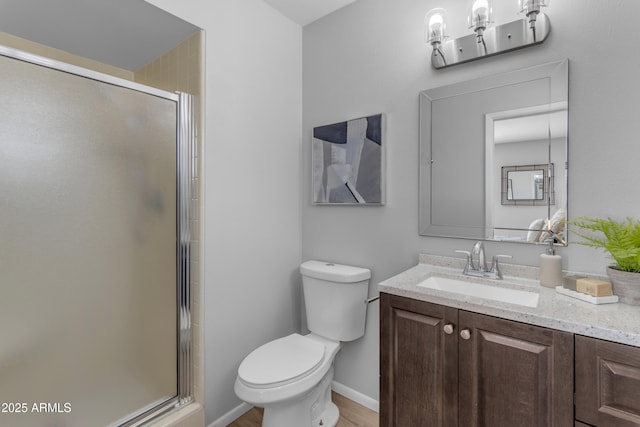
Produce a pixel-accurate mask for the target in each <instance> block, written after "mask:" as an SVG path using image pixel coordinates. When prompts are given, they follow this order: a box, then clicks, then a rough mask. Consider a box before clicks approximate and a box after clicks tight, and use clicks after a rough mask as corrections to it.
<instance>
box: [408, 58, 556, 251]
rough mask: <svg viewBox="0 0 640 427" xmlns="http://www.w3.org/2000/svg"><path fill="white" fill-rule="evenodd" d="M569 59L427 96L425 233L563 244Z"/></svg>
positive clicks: (423, 115)
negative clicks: (552, 238)
mask: <svg viewBox="0 0 640 427" xmlns="http://www.w3.org/2000/svg"><path fill="white" fill-rule="evenodd" d="M568 75H569V63H568V60H563V61H558V62H553V63H548V64H543V65H539V66H535V67H531V68H526V69H522V70H517V71H513V72H509V73H504V74H496V75H492V76H487V77H483V78H479V79H474V80H470V81H465V82H461V83H456V84H452V85H448V86H443V87H438V88H433V89H429V90H425V91H423V92H421V93H420V234H421V235H423V236H439V237H458V238H472V239H484V240H499V241H512V242H523V243H543V241H544V240H545V239H548V238H549V237H550V236H554V235H553V234H551V233H549V231H553V232H554V233H555V238H554V240H555V242H556V243H561V244H566V230H565V224H564V221H565V219H566V217H567V152H568V151H567V149H568V139H567V129H568V115H567V110H568Z"/></svg>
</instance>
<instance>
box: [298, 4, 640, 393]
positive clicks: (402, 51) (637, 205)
mask: <svg viewBox="0 0 640 427" xmlns="http://www.w3.org/2000/svg"><path fill="white" fill-rule="evenodd" d="M443 3H445V2H443V1H441V0H440V1H436V0H427V1H425V0H394V1H389V0H358V1H357V2H355V3H353V4H351V5H350V6H347V7H346V8H344V9H342V10H340V11H338V12H336V13H334V14H332V15H329V16H327V17H325V18H324V19H322V20H319V21H317V22H315V23H312V24H310V25H307V26H306V27H304V29H303V134H302V135H303V138H302V145H303V156H304V157H303V158H304V162H303V164H304V170H303V179H304V187H303V188H304V191H305V193H304V196H303V200H302V206H303V207H302V225H303V234H302V238H303V240H302V242H303V243H302V258H303V259H310V258H317V259H322V260H331V261H336V262H342V263H348V264H354V265H359V266H363V267H369V268H371V269H372V271H373V277H372V284H371V286H370V291H369V292H370V294H375V293H376V292H377V287H376V283H377V282H379V281H381V280H384V279H386V278H388V277H390V276H392V275H394V274H397V273H399V272H401V271H403V270H405V269H407V268H409V267H411V266H412V265H414V264H415V263H416V262H417V256H418V253H421V252H425V253H434V254H446V255H451V254H453V250H454V249H469V248H471V246H472V244H473V242H472V241H468V240H463V239H443V238H429V237H420V236H418V133H419V127H418V125H419V121H418V93H419V92H420V91H421V90H424V89H428V88H432V87H437V86H441V85H444V84H450V83H455V82H459V81H463V80H468V79H471V78H475V77H479V76H484V75H489V74H492V73H500V72H506V71H511V70H515V69H519V68H525V67H529V66H533V65H537V64H542V63H546V62H551V61H556V60H560V59H563V58H569V60H570V71H569V73H570V76H569V80H570V85H569V99H570V101H569V102H570V106H569V162H570V171H569V215H570V217H575V216H579V215H590V216H607V215H610V216H615V217H625V216H635V217H638V214H639V213H640V197H638V196H639V195H640V190H639V189H638V182H640V168H639V167H638V161H639V160H640V144H639V142H638V139H639V138H640V120H638V114H639V113H638V111H640V110H639V108H638V106H637V105H638V100H639V99H640V84H639V83H638V70H639V69H640V55H637V54H635V52H637V46H636V42H637V40H638V37H637V34H636V30H635V22H634V21H633V19H634V17H637V16H640V2H637V1H634V0H617V1H606V2H603V1H597V0H563V1H554V2H551V7H549V8H548V14H549V16H550V18H551V23H552V32H551V35H550V38H549V39H548V40H547V41H546V42H545V43H544V44H542V45H540V46H536V47H531V48H528V49H525V50H522V51H517V52H512V53H508V54H506V55H501V56H496V57H493V58H488V59H484V60H482V61H477V62H472V63H469V64H464V65H458V66H455V67H453V68H449V69H444V70H434V69H432V68H431V65H430V63H429V50H428V48H427V46H426V45H425V43H424V37H423V21H424V15H425V13H426V12H427V11H428V10H429V9H431V8H432V7H437V6H440V5H442V4H443ZM446 3H447V4H446V7H447V8H448V10H449V17H450V18H456V19H457V20H458V21H459V22H461V23H457V24H453V25H452V27H453V34H452V35H453V37H458V36H461V35H464V34H466V33H465V31H466V30H465V29H464V27H465V25H464V24H465V23H466V11H465V10H463V9H462V7H465V6H466V4H467V2H446ZM452 3H455V4H452ZM494 3H495V4H494V9H496V11H498V12H499V16H497V17H496V21H497V22H498V23H500V22H507V21H509V20H511V19H515V17H516V15H515V13H516V10H515V9H516V2H515V1H512V0H499V1H496V2H494ZM508 8H511V9H508ZM380 112H382V113H385V114H386V115H387V135H386V137H387V139H386V142H387V204H386V206H383V207H347V206H344V207H341V206H312V205H311V204H310V202H309V201H310V194H309V189H310V179H309V177H310V175H311V173H310V169H309V167H310V161H309V157H310V141H311V130H312V128H313V127H314V126H318V125H323V124H328V123H335V122H339V121H343V120H347V119H352V118H356V117H361V116H367V115H371V114H375V113H380ZM486 250H487V253H488V254H489V255H492V254H495V253H503V254H512V255H513V256H514V258H513V260H511V262H514V263H518V264H528V265H537V263H538V259H539V258H538V255H539V254H540V253H541V252H542V250H541V248H539V247H531V246H527V245H520V244H515V243H497V242H490V243H489V244H487V245H486ZM560 253H561V254H562V255H563V256H564V260H563V263H564V268H565V269H571V270H576V271H585V272H594V273H604V268H605V266H606V265H607V264H608V263H609V260H608V259H607V258H606V257H605V256H604V255H603V254H602V253H601V252H598V251H596V250H593V249H589V248H585V247H583V246H579V245H571V246H570V247H568V248H565V249H563V250H561V251H560ZM377 325H378V308H377V306H375V307H374V308H373V309H370V311H369V319H368V322H367V333H366V335H365V337H364V338H363V339H360V340H358V341H355V342H352V343H348V344H347V345H345V347H344V349H343V350H342V352H341V354H339V355H338V361H337V368H336V380H337V381H338V382H341V383H343V384H345V385H346V386H348V387H352V388H353V389H355V390H357V391H359V392H361V393H364V394H366V395H368V396H370V397H373V398H376V399H377V398H378V327H377Z"/></svg>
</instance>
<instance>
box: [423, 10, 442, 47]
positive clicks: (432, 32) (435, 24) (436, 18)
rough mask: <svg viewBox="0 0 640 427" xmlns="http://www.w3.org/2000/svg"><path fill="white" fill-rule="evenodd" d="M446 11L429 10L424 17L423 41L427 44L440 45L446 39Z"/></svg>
mask: <svg viewBox="0 0 640 427" xmlns="http://www.w3.org/2000/svg"><path fill="white" fill-rule="evenodd" d="M446 29H447V17H446V11H445V10H444V9H442V8H437V9H431V10H430V11H429V12H427V15H426V16H425V40H426V42H427V43H429V44H434V43H441V42H443V41H444V39H445V38H447V35H446V34H445V32H446Z"/></svg>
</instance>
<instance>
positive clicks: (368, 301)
mask: <svg viewBox="0 0 640 427" xmlns="http://www.w3.org/2000/svg"><path fill="white" fill-rule="evenodd" d="M379 299H380V295H378V296H375V297H373V298H369V299H366V300H364V303H365V304H367V305H368V304H371V303H372V302H374V301H377V300H379Z"/></svg>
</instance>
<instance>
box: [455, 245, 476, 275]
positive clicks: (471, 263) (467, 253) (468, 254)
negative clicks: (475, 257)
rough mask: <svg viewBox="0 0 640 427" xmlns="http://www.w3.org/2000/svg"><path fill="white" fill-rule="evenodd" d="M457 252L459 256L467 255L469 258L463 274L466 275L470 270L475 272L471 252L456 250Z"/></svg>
mask: <svg viewBox="0 0 640 427" xmlns="http://www.w3.org/2000/svg"><path fill="white" fill-rule="evenodd" d="M456 252H457V253H459V254H465V255H466V256H467V264H466V265H465V266H464V271H463V274H466V273H467V271H469V270H473V262H472V261H471V252H469V251H462V250H456Z"/></svg>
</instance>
